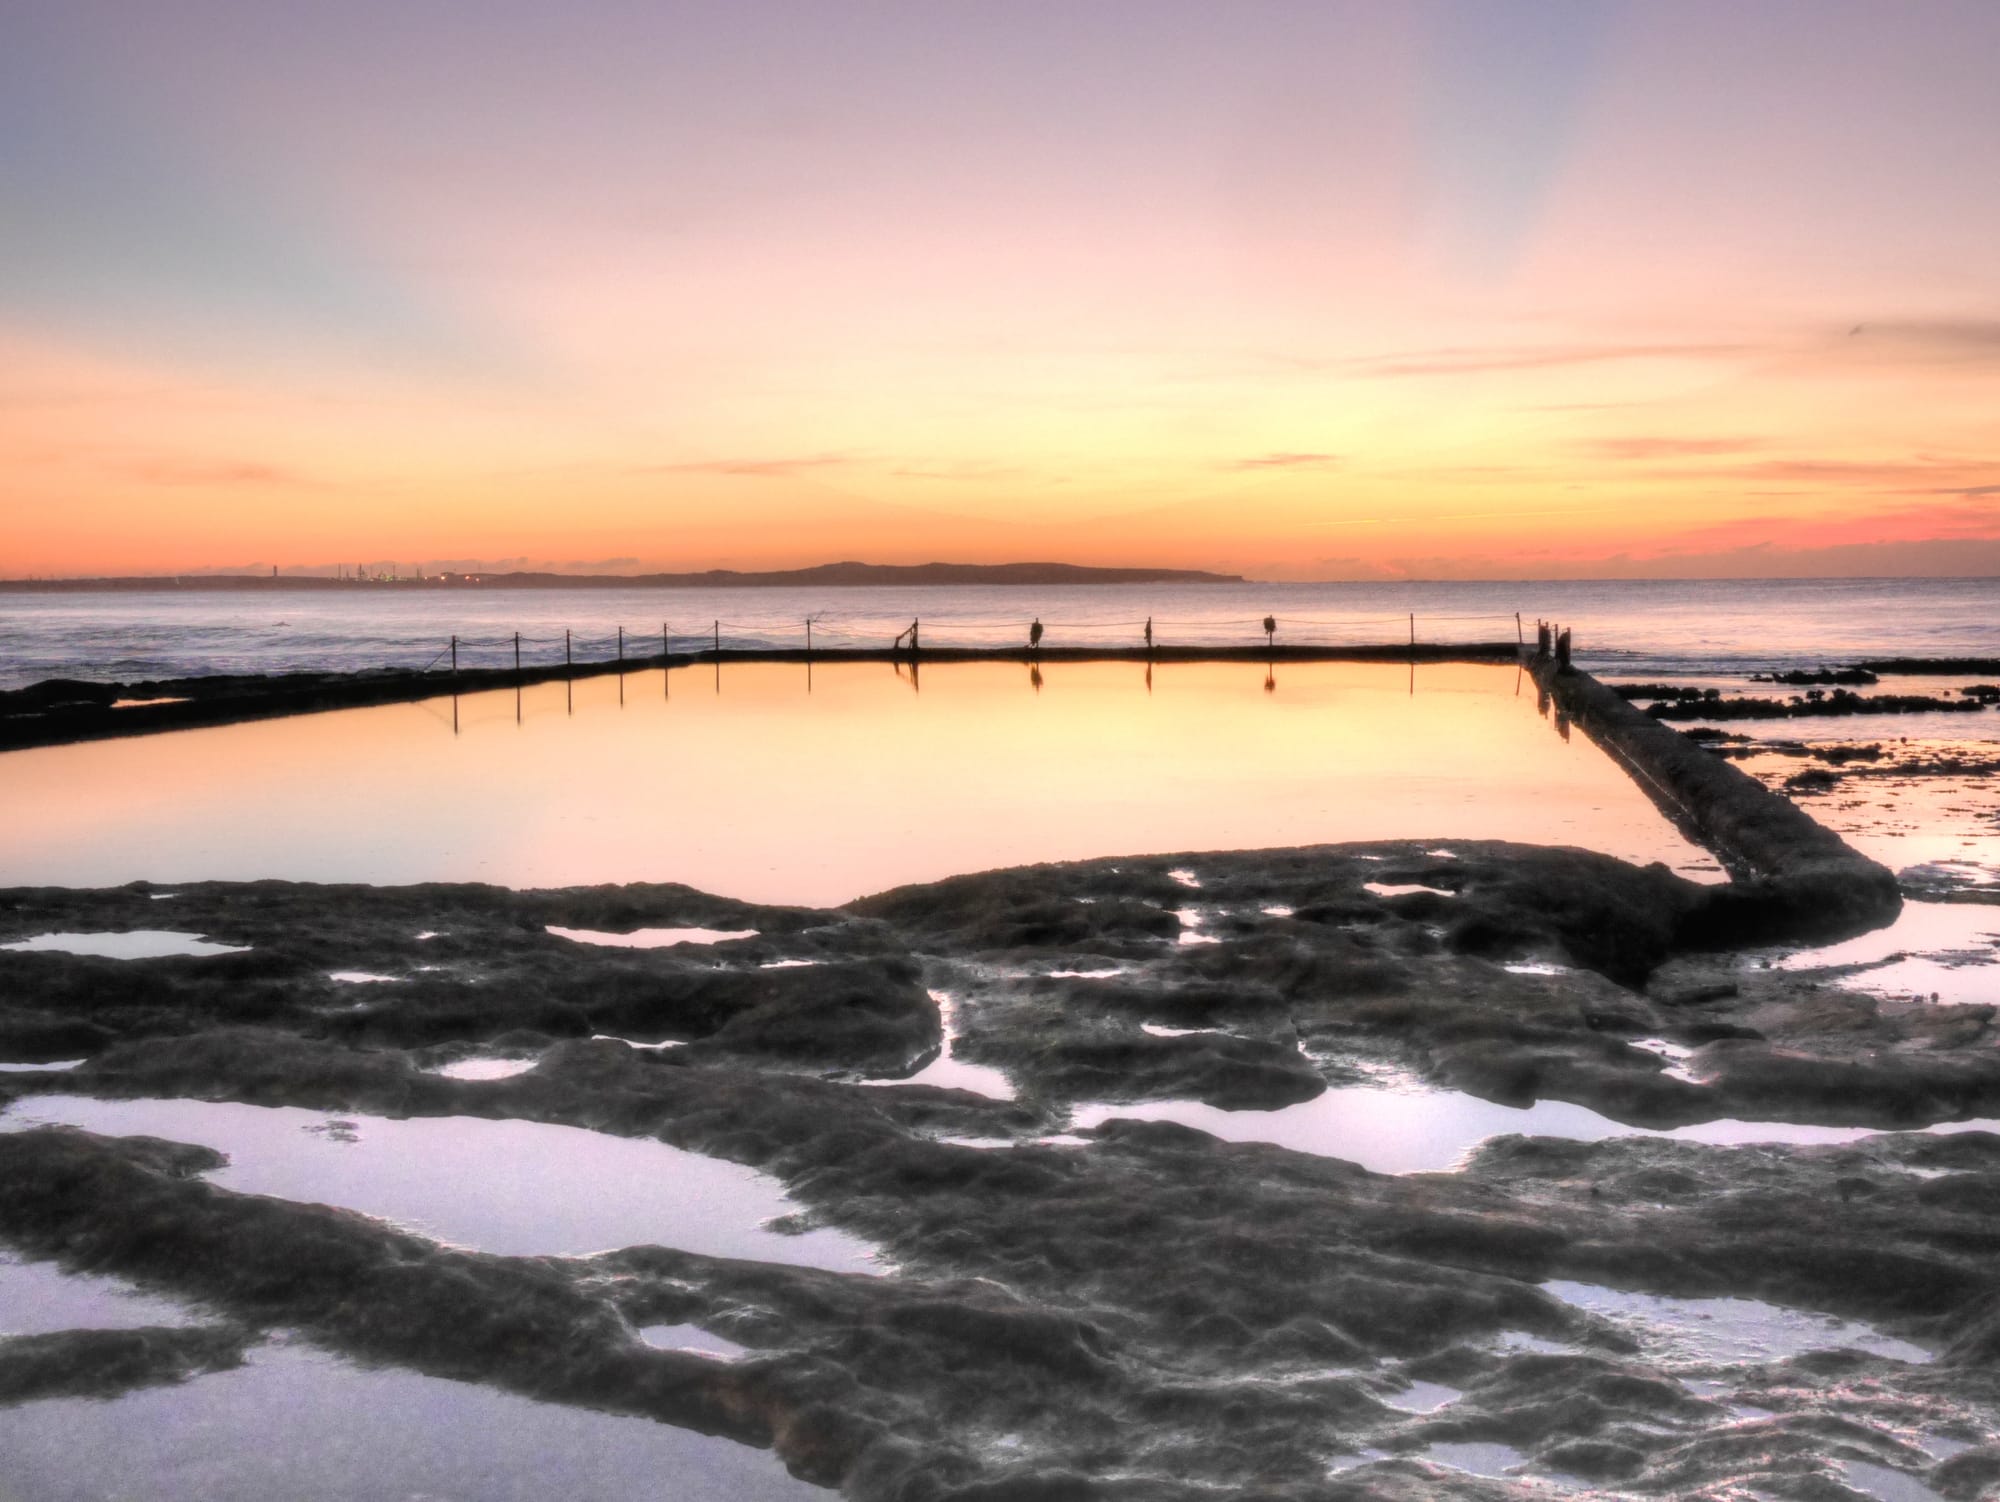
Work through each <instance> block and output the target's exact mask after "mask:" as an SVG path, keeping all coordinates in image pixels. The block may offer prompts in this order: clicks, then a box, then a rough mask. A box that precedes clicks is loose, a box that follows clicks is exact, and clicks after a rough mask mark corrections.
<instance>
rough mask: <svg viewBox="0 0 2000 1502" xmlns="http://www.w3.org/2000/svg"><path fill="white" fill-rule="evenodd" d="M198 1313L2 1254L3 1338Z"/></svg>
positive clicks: (167, 1320) (186, 1320)
mask: <svg viewBox="0 0 2000 1502" xmlns="http://www.w3.org/2000/svg"><path fill="white" fill-rule="evenodd" d="M198 1318H199V1315H197V1314H195V1313H193V1312H191V1311H190V1310H189V1309H187V1308H186V1307H185V1306H183V1305H180V1304H176V1303H174V1302H173V1301H172V1300H170V1299H163V1298H157V1297H155V1296H154V1295H152V1294H148V1293H142V1292H141V1291H140V1290H138V1289H137V1288H135V1287H133V1286H132V1285H131V1284H130V1283H127V1282H125V1281H124V1280H123V1279H122V1278H106V1277H95V1276H83V1275H75V1276H73V1275H71V1274H68V1273H65V1272H63V1271H62V1269H61V1268H59V1267H57V1266H56V1264H55V1263H53V1262H29V1261H26V1260H25V1259H23V1258H20V1257H16V1256H14V1255H12V1254H10V1253H0V1338H4V1337H6V1336H9V1335H46V1334H48V1333H49V1332H51V1331H54V1330H129V1329H136V1328H138V1327H140V1326H144V1325H185V1324H191V1323H193V1322H194V1321H195V1320H196V1319H198ZM0 1495H4V1492H0Z"/></svg>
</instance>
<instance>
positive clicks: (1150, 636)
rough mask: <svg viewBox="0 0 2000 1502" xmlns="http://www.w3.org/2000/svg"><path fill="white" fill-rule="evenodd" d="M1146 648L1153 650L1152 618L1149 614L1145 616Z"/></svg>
mask: <svg viewBox="0 0 2000 1502" xmlns="http://www.w3.org/2000/svg"><path fill="white" fill-rule="evenodd" d="M1146 650H1147V651H1148V652H1150V651H1152V650H1153V618H1152V617H1151V616H1150V615H1149V616H1147V617H1146Z"/></svg>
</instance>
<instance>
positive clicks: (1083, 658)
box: [0, 642, 1518, 751]
mask: <svg viewBox="0 0 2000 1502" xmlns="http://www.w3.org/2000/svg"><path fill="white" fill-rule="evenodd" d="M1517 650H1518V649H1517V648H1516V646H1515V644H1514V643H1512V642H1467V643H1459V644H1436V643H1425V642H1418V643H1416V644H1414V645H1410V644H1406V643H1394V644H1389V645H1379V646H1373V645H1371V646H1346V647H1337V646H1328V647H1320V646H1276V647H1249V646H1243V647H1183V646H1174V647H1165V646H1162V647H1154V648H1153V649H1152V650H1151V651H1148V650H1147V649H1145V648H1144V647H1043V648H1041V649H1040V650H1038V651H1030V650H1028V649H1027V648H1025V647H1018V646H1016V647H990V648H989V647H939V648H932V647H926V648H924V649H923V651H922V652H921V653H920V654H919V655H918V656H917V657H916V659H915V661H916V663H917V665H918V666H919V667H929V666H933V665H939V664H946V663H967V662H1011V663H1017V664H1019V665H1021V666H1023V667H1036V666H1042V665H1048V664H1053V663H1084V662H1130V663H1138V664H1145V665H1150V664H1154V663H1195V662H1249V663H1267V664H1275V663H1288V662H1289V663H1304V662H1386V663H1404V662H1411V663H1418V662H1423V663H1440V662H1474V663H1511V662H1513V661H1514V660H1515V656H1516V652H1517ZM911 661H912V658H911V654H910V653H909V652H908V651H907V650H905V651H892V650H891V649H889V648H886V647H879V648H851V647H850V648H838V647H836V648H831V649H828V648H816V649H814V650H813V651H810V652H808V651H806V650H805V649H803V648H798V647H782V648H744V649H737V648H724V649H723V650H722V651H720V652H717V651H713V650H710V651H703V652H676V653H674V654H673V655H672V656H662V655H661V654H660V653H658V652H655V653H653V654H652V655H650V656H645V657H640V656H632V657H627V658H625V659H624V660H623V661H617V660H612V661H608V662H578V663H570V664H564V663H553V664H540V665H532V666H526V667H523V668H521V669H520V670H519V671H518V672H517V671H516V670H515V669H513V668H465V669H461V670H460V671H458V672H456V673H453V672H450V671H443V670H438V671H428V672H421V673H418V672H401V671H393V670H381V669H377V670H374V671H370V672H360V673H281V674H271V675H267V676H256V677H236V678H224V677H217V678H170V679H153V680H147V681H145V682H137V683H104V684H89V685H82V684H79V685H76V690H77V691H78V692H79V693H81V692H84V691H86V690H88V691H89V693H90V694H91V697H90V698H89V699H85V700H81V701H66V702H54V703H47V704H44V705H40V706H37V705H35V704H34V703H33V699H34V697H35V696H36V695H38V694H39V693H40V692H41V691H42V690H43V689H44V688H46V687H49V686H51V685H41V684H38V685H35V686H33V687H30V688H26V689H16V690H12V691H0V751H19V750H26V749H28V748H30V747H34V746H60V745H68V744H71V743H73V742H77V741H94V740H111V739H117V738H120V737H124V736H133V735H151V734H155V733H157V732H160V731H167V730H193V729H198V728H201V727H205V726H210V725H231V724H238V723H242V722H245V721H250V720H270V719H280V718H283V717H285V716H287V715H296V714H312V713H315V712H317V711H320V710H327V709H359V708H366V707H369V706H373V705H380V704H408V703H413V702H416V701H418V700H422V699H442V698H448V697H450V696H452V695H454V694H471V693H485V692H490V691H492V690H495V689H508V688H517V687H533V686H534V685H536V684H542V683H560V682H563V681H565V680H574V679H582V678H603V677H609V676H611V675H613V674H623V673H637V672H657V671H659V669H660V668H661V667H662V666H665V667H667V668H670V669H681V668H690V667H696V666H703V667H705V666H709V665H715V666H718V667H720V666H731V667H733V666H737V665H739V664H745V663H793V664H798V665H805V664H812V665H814V666H825V665H828V664H836V663H848V662H873V663H884V664H892V663H893V664H898V665H902V666H908V665H909V664H910V663H911ZM168 695H173V696H177V697H179V700H180V702H177V703H171V704H143V705H134V706H132V707H129V708H126V709H113V708H111V707H110V706H111V701H112V700H113V699H139V698H154V697H162V696H168Z"/></svg>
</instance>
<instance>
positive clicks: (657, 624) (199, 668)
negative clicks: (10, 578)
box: [0, 579, 2000, 688]
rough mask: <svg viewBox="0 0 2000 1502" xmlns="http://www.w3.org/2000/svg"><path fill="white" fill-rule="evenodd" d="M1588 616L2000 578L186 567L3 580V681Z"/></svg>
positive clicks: (1958, 626) (1670, 618)
mask: <svg viewBox="0 0 2000 1502" xmlns="http://www.w3.org/2000/svg"><path fill="white" fill-rule="evenodd" d="M1517 614H1518V615H1519V617H1520V620H1521V622H1522V623H1523V624H1524V626H1525V629H1526V631H1527V632H1528V633H1529V634H1530V635H1532V633H1533V630H1534V623H1535V621H1536V619H1537V618H1548V619H1553V620H1558V621H1560V622H1562V623H1564V624H1566V625H1569V626H1571V627H1573V628H1574V631H1575V640H1576V652H1577V659H1578V661H1579V662H1581V663H1582V664H1583V665H1584V666H1586V667H1589V668H1591V669H1593V670H1594V671H1599V672H1611V673H1616V674H1619V675H1621V676H1633V675H1642V676H1643V675H1654V674H1658V675H1662V676H1702V675H1710V676H1714V675H1721V676H1729V675H1742V674H1748V673H1751V672H1758V671H1769V670H1771V669H1776V668H1790V667H1799V666H1813V665H1817V664H1820V663H1836V662H1842V661H1848V660H1852V659H1854V658H1858V657H1933V656H1986V657H1995V656H2000V580H1993V579H1801V580H1793V579H1786V580H1659V581H1656V580H1610V581H1586V582H1574V581H1551V582H1536V581H1502V582H1481V583H1369V584H1257V583H1250V584H1195V585H1056V586H1046V587H1040V586H1006V587H963V586H926V587H909V588H873V587H859V588H839V587H814V588H807V589H795V588H768V589H657V588H632V589H616V588H611V589H605V588H591V589H574V590H569V589H529V590H467V589H436V588H427V587H419V586H407V585H380V586H374V585H370V586H359V587H356V588H354V589H351V590H343V591H326V592H321V591H289V590H287V591H275V592H271V593H262V592H259V593H239V592H235V591H220V590H202V589H192V588H190V589H182V590H171V589H169V590H158V591H144V592H132V593H125V592H112V593H75V594H67V593H65V594H12V595H4V594H0V688H18V687H21V686H22V685H24V684H28V683H33V682H37V681H39V680H41V679H44V678H54V677H65V678H86V679H100V680H107V681H134V680H140V679H146V678H164V677H181V676H189V675H196V674H205V673H260V672H284V671H293V670H338V671H356V670H362V669H368V668H381V667H398V668H424V667H427V666H437V665H439V664H440V662H441V659H442V658H443V656H444V655H445V654H447V652H448V649H449V645H450V641H451V638H452V636H453V635H457V636H458V637H459V638H460V662H461V664H463V665H468V666H471V665H484V666H496V667H497V666H503V665H506V664H508V663H511V662H512V661H513V635H514V633H515V632H519V633H521V635H522V638H523V646H522V654H523V658H524V660H526V661H529V662H559V661H561V660H562V653H563V649H564V641H563V633H564V632H565V631H569V632H571V633H572V641H571V649H572V650H573V651H574V652H575V654H576V656H577V657H578V658H579V659H580V660H582V659H589V658H596V657H609V656H611V655H612V654H613V652H614V651H615V650H616V640H617V632H618V629H619V628H621V627H622V628H623V629H624V631H625V633H626V637H627V641H628V651H629V652H631V653H632V654H634V655H643V654H646V653H651V652H656V651H657V650H658V648H659V643H660V641H661V637H662V633H663V632H665V633H670V634H671V636H672V638H673V641H674V645H675V646H676V648H686V647H705V646H707V645H708V644H709V643H710V642H711V641H712V640H714V639H715V636H716V635H717V634H718V633H719V635H720V638H721V641H722V645H723V646H724V647H725V648H728V647H771V646H803V645H804V644H805V641H806V622H807V620H808V619H811V621H812V639H813V643H814V645H816V646H825V647H841V646H861V645H865V646H886V645H888V643H889V641H890V640H891V638H893V637H894V636H895V634H896V633H897V632H899V631H901V630H902V629H903V628H904V627H906V626H908V625H909V623H910V621H911V620H912V619H919V620H921V621H922V623H923V639H924V641H925V643H926V644H928V645H931V646H934V647H943V646H994V645H1002V644H1005V643H1009V642H1018V641H1025V639H1026V636H1027V629H1028V623H1029V622H1030V621H1032V620H1035V619H1040V620H1041V621H1042V623H1043V625H1044V628H1045V629H1046V632H1047V635H1046V636H1045V638H1044V640H1045V643H1046V644H1047V645H1049V646H1108V645H1137V643H1138V641H1139V638H1140V632H1141V629H1142V626H1143V623H1144V622H1145V620H1146V619H1147V618H1148V617H1150V618H1152V621H1153V628H1154V635H1155V638H1156V639H1157V640H1158V641H1160V642H1162V643H1184V644H1199V645H1215V644H1222V643H1241V642H1255V641H1258V640H1260V639H1262V636H1263V630H1262V624H1261V623H1262V620H1263V618H1264V617H1265V616H1266V615H1271V616H1275V617H1276V618H1277V623H1278V640H1280V641H1282V642H1293V643H1309V642H1314V643H1346V642H1400V641H1404V640H1406V639H1408V637H1409V635H1410V634H1411V632H1412V630H1413V629H1414V632H1415V635H1416V636H1417V638H1418V639H1419V640H1421V641H1427V642H1470V641H1511V640H1514V639H1515V634H1516V619H1515V618H1516V615H1517Z"/></svg>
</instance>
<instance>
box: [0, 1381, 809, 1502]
mask: <svg viewBox="0 0 2000 1502" xmlns="http://www.w3.org/2000/svg"><path fill="white" fill-rule="evenodd" d="M0 1454H4V1455H5V1456H6V1458H7V1459H6V1479H5V1482H4V1483H0V1489H4V1490H5V1492H6V1493H7V1494H8V1495H9V1496H14V1495H19V1496H21V1497H23V1498H27V1497H33V1498H35V1499H37V1502H84V1499H92V1502H101V1499H104V1498H109V1497H146V1498H150V1499H156V1502H239V1499H240V1502H265V1499H268V1498H273V1497H283V1498H287V1499H291V1502H378V1499H381V1498H391V1497H396V1498H438V1499H442V1498H474V1497H476V1498H479V1499H480V1502H543V1499H545V1498H548V1497H561V1498H563V1499H565V1502H629V1499H631V1498H635V1497H689V1498H702V1499H721V1498H729V1499H731V1502H810V1499H814V1498H832V1497H833V1495H834V1494H833V1493H831V1492H827V1491H822V1490H821V1489H819V1488H818V1487H813V1486H808V1485H806V1484H805V1483H804V1482H802V1481H795V1480H793V1479H792V1477H791V1476H789V1475H787V1474H786V1472H785V1468H784V1466H783V1464H782V1463H781V1462H780V1461H779V1460H778V1459H777V1457H776V1456H774V1455H772V1454H771V1453H770V1452H769V1451H767V1450H757V1449H752V1448H751V1447H749V1446H747V1445H739V1444H735V1443H733V1442H732V1441H730V1440H726V1439H718V1438H715V1437H713V1436H710V1435H706V1434H696V1433H695V1432H693V1431H692V1430H688V1429H676V1428H674V1427H672V1426H671V1425H667V1424H657V1423H654V1422H652V1421H651V1420H649V1419H641V1418H620V1417H614V1416H612V1415H610V1414H603V1413H593V1412H591V1411H589V1410H588V1409H583V1408H568V1407H563V1406H561V1405H558V1404H554V1403H536V1402H533V1401H531V1400H529V1399H527V1398H522V1397H516V1396H515V1395H514V1394H512V1393H506V1392H501V1391H499V1390H498V1389H496V1388H491V1387H483V1386H480V1385H478V1384H476V1383H470V1382H447V1381H444V1380H442V1379H440V1378H436V1377H425V1376H421V1375H419V1374H417V1373H415V1372H409V1371H403V1370H400V1369H396V1368H381V1369H370V1368H363V1367H358V1366H354V1365H352V1364H350V1363H348V1362H345V1361H340V1360H337V1359H335V1358H333V1357H331V1356H328V1355H325V1354H323V1353H321V1352H319V1351H315V1350H313V1349H311V1348H310V1347H306V1346H303V1345H297V1344H291V1345H278V1346H265V1347H260V1348H259V1349H257V1350H254V1351H252V1352H251V1353H250V1358H249V1361H248V1363H247V1364H246V1365H245V1366H243V1367H241V1368H239V1369H237V1370H234V1371H227V1372H215V1373H211V1374H209V1375H207V1376H202V1377H196V1378H194V1379H193V1380H192V1381H189V1382H186V1383H183V1384H181V1385H180V1386H177V1387H165V1388H150V1389H147V1390H144V1391H141V1392H136V1393H131V1394H129V1395H127V1396H125V1397H122V1398H118V1399H115V1400H113V1401H110V1402H99V1401H94V1400H89V1399H56V1400H50V1401H45V1402H40V1403H25V1404H21V1405H19V1406H17V1407H12V1408H0Z"/></svg>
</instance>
